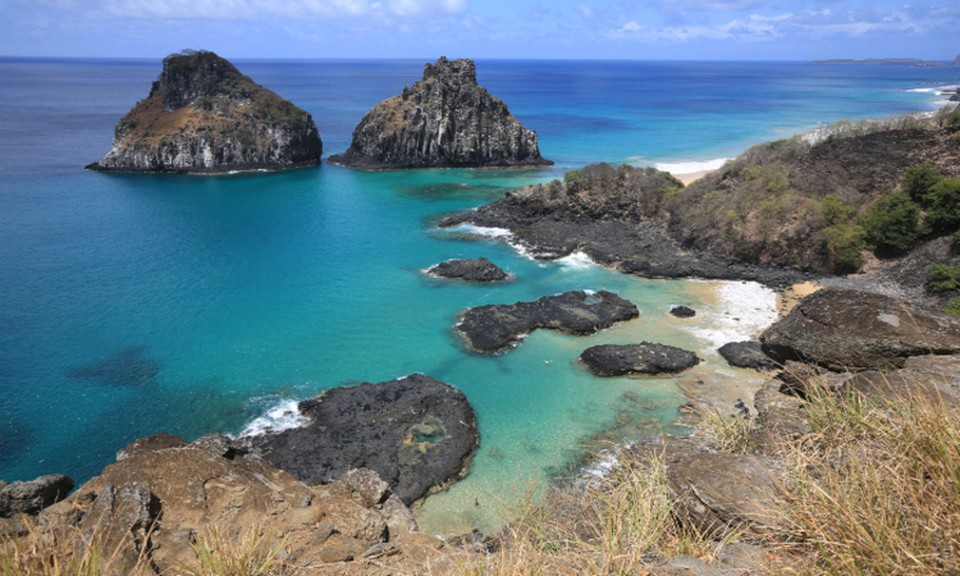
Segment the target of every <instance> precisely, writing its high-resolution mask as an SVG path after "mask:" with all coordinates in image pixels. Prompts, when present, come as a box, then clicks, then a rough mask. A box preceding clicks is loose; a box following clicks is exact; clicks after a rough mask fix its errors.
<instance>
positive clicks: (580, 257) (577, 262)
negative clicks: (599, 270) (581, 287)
mask: <svg viewBox="0 0 960 576" xmlns="http://www.w3.org/2000/svg"><path fill="white" fill-rule="evenodd" d="M554 262H556V263H557V264H559V265H561V266H563V267H564V268H568V269H570V270H586V269H588V268H593V267H594V266H599V264H597V263H596V262H595V261H594V260H593V258H591V257H589V256H587V255H586V254H585V253H583V252H581V251H579V250H577V251H575V252H571V253H570V254H568V255H567V256H564V257H563V258H557V259H556V260H554Z"/></svg>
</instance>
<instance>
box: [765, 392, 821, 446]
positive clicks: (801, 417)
mask: <svg viewBox="0 0 960 576" xmlns="http://www.w3.org/2000/svg"><path fill="white" fill-rule="evenodd" d="M781 388H782V383H781V382H779V381H778V380H770V381H768V382H766V383H764V385H763V387H761V388H760V390H759V391H757V393H756V395H755V396H754V398H753V405H754V408H755V409H756V411H757V426H755V427H754V428H753V430H752V431H751V435H750V447H751V448H752V449H753V450H756V451H757V452H759V453H761V454H778V453H780V452H781V451H783V450H785V449H787V448H789V447H791V446H793V445H795V444H796V443H797V442H798V441H800V440H802V439H803V438H804V437H806V436H807V435H809V434H811V433H812V432H813V429H812V428H811V427H810V421H809V420H808V419H807V411H806V404H807V403H806V400H804V399H803V398H801V397H799V396H794V395H791V394H787V393H784V392H783V391H782V390H781Z"/></svg>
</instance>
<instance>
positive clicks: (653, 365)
mask: <svg viewBox="0 0 960 576" xmlns="http://www.w3.org/2000/svg"><path fill="white" fill-rule="evenodd" d="M580 361H581V362H583V363H584V364H585V365H586V366H587V368H588V369H589V370H590V372H591V373H593V374H595V375H597V376H625V375H628V374H676V373H677V372H683V371H684V370H686V369H687V368H691V367H693V366H696V365H697V364H699V363H700V358H698V357H697V355H696V354H694V353H693V352H690V351H689V350H683V349H681V348H677V347H675V346H667V345H665V344H655V343H652V342H642V343H640V344H601V345H599V346H592V347H590V348H587V349H586V350H584V352H583V354H581V355H580Z"/></svg>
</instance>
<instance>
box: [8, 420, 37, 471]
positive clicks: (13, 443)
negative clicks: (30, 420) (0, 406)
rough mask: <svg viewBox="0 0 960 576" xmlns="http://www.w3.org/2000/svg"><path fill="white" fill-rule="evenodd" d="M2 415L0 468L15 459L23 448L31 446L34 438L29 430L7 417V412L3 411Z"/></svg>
mask: <svg viewBox="0 0 960 576" xmlns="http://www.w3.org/2000/svg"><path fill="white" fill-rule="evenodd" d="M4 413H5V414H4V415H3V416H0V468H3V467H4V466H6V465H8V464H9V463H10V462H12V461H13V460H14V459H16V457H18V456H19V455H20V454H21V453H22V452H23V449H24V446H30V445H32V443H33V438H34V434H33V432H32V431H31V430H30V429H29V428H27V427H26V426H25V425H24V424H23V423H22V422H20V421H19V420H16V419H14V418H11V417H10V416H9V414H10V411H9V410H4Z"/></svg>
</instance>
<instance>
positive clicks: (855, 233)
mask: <svg viewBox="0 0 960 576" xmlns="http://www.w3.org/2000/svg"><path fill="white" fill-rule="evenodd" d="M823 233H824V235H825V236H826V238H827V249H828V250H829V251H830V256H831V257H832V259H833V262H834V269H835V271H836V272H852V271H855V270H857V269H858V268H860V266H861V265H863V251H864V250H865V249H866V248H867V238H866V237H867V233H866V232H865V231H864V229H863V227H862V226H857V225H855V224H848V223H840V224H834V225H833V226H830V227H829V228H826V229H824V231H823Z"/></svg>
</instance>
